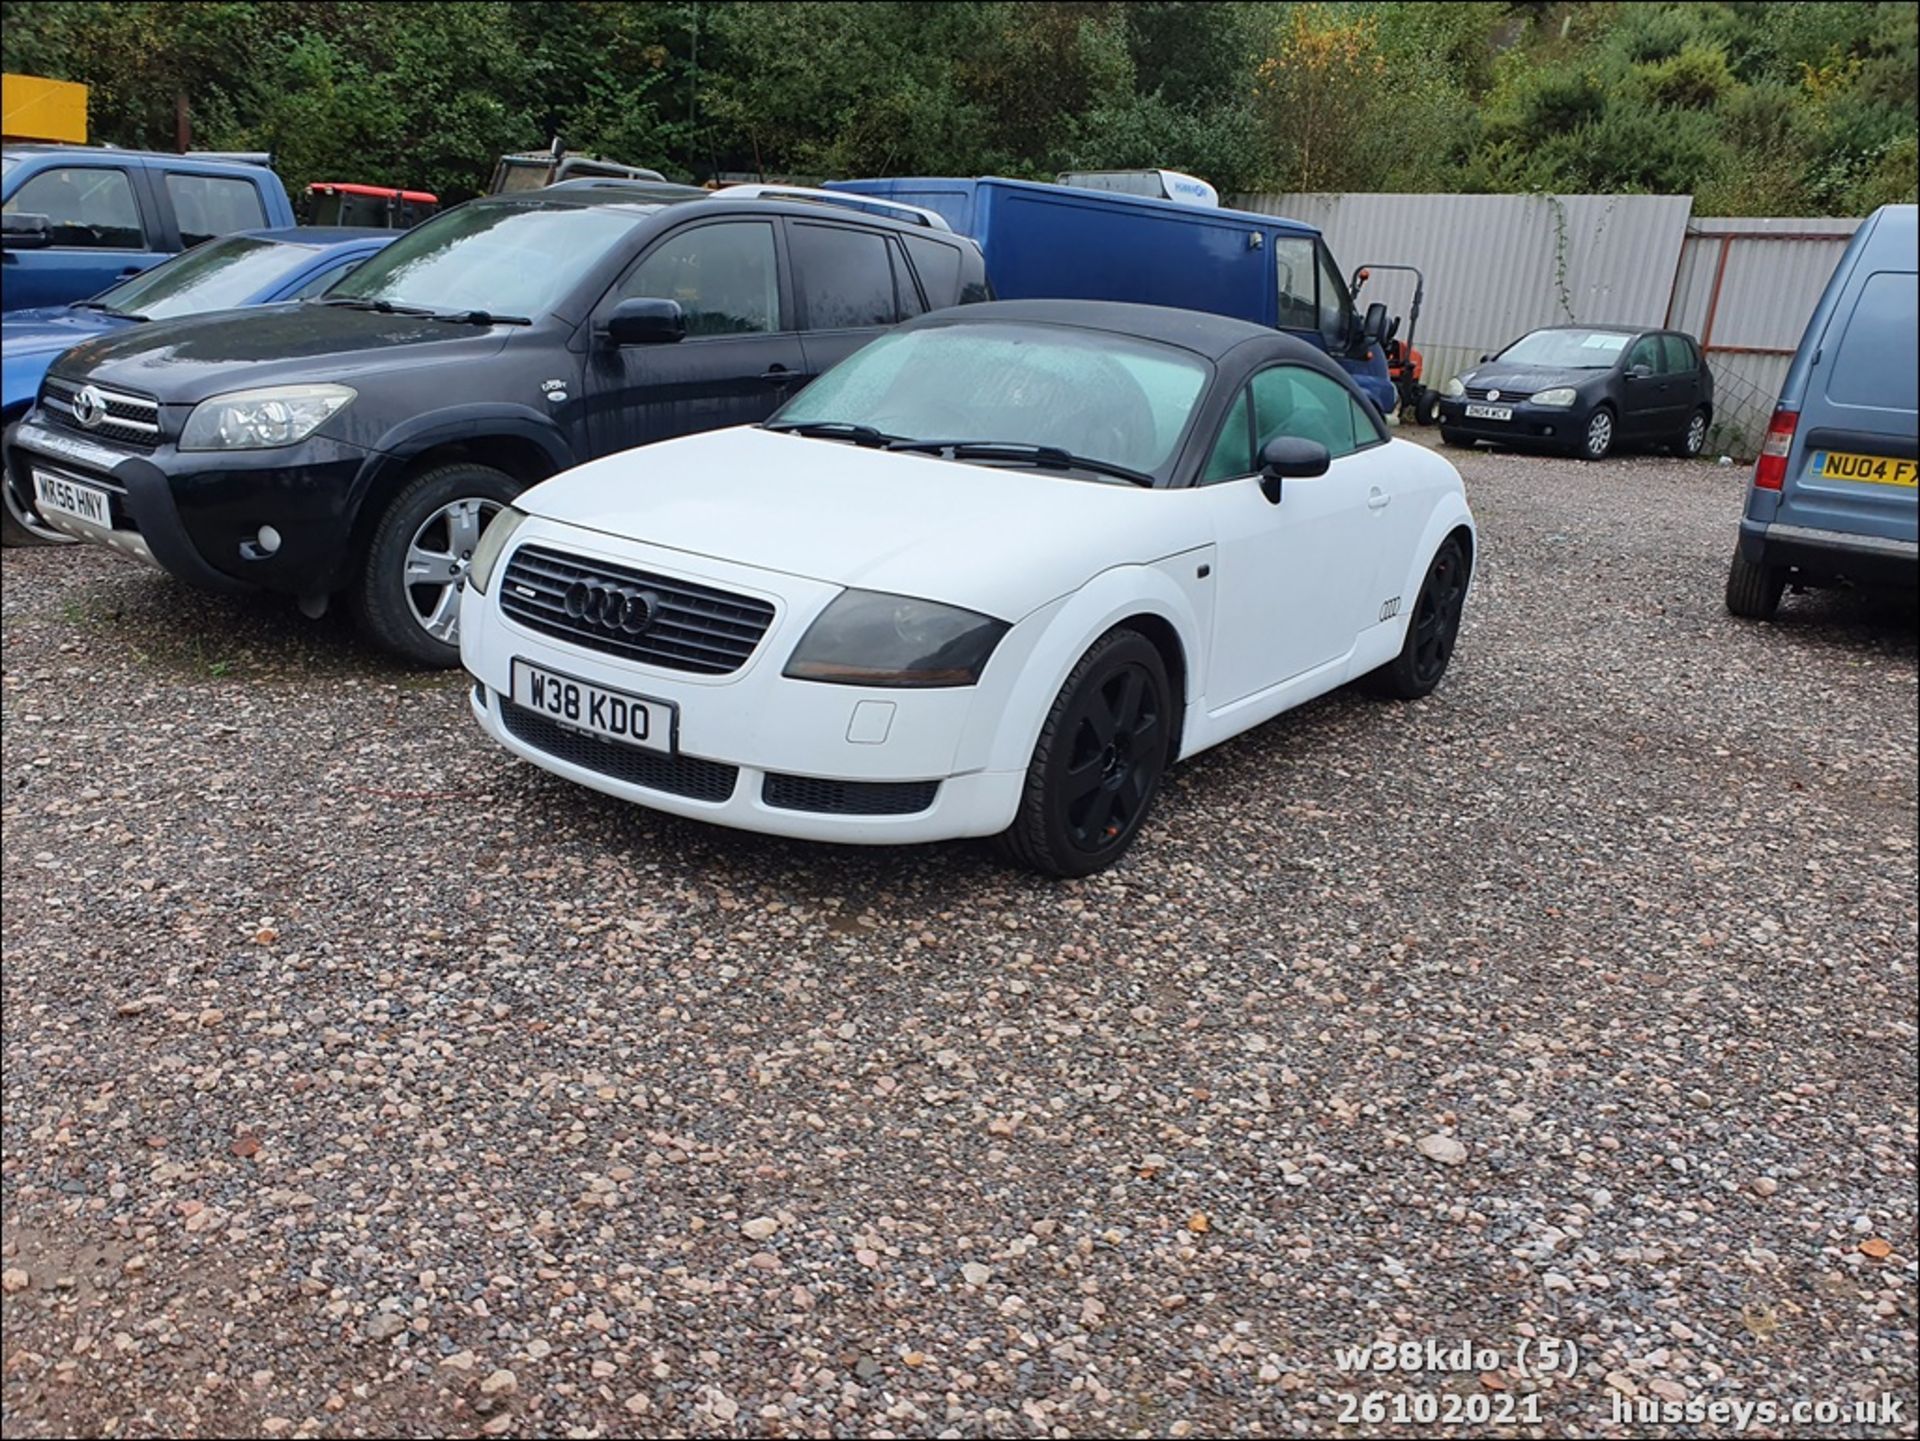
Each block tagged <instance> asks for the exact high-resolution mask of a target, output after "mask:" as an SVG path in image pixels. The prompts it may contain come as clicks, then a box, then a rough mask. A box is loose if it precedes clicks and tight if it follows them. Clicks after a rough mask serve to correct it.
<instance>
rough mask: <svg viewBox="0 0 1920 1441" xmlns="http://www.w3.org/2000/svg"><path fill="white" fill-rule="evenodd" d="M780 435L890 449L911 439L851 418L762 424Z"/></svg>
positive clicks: (764, 427) (907, 442) (765, 428)
mask: <svg viewBox="0 0 1920 1441" xmlns="http://www.w3.org/2000/svg"><path fill="white" fill-rule="evenodd" d="M761 429H763V430H771V431H774V432H775V433H777V434H780V435H807V436H814V437H817V438H819V439H822V440H850V441H852V442H853V443H854V444H855V445H869V446H885V447H886V448H887V449H889V450H893V449H897V448H898V447H900V446H902V445H906V444H911V442H909V441H905V440H903V439H902V438H901V437H899V436H897V435H888V434H887V433H886V432H885V431H884V430H875V429H874V428H873V427H872V426H871V425H861V424H859V423H858V422H856V421H851V420H789V421H782V422H780V423H779V424H777V425H766V426H762V427H761Z"/></svg>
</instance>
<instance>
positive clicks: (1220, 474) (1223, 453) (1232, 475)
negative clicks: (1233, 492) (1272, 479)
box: [1200, 386, 1253, 485]
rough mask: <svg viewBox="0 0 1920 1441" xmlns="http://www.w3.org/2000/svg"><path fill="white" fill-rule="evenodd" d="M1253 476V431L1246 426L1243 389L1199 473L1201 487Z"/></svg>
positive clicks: (1244, 389)
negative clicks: (1216, 482) (1220, 481)
mask: <svg viewBox="0 0 1920 1441" xmlns="http://www.w3.org/2000/svg"><path fill="white" fill-rule="evenodd" d="M1252 474H1253V428H1252V426H1250V425H1249V424H1248V423H1247V391H1246V387H1245V386H1242V387H1241V389H1240V394H1239V396H1238V397H1237V398H1236V399H1235V400H1234V402H1233V408H1232V409H1231V410H1229V411H1228V412H1227V418H1226V420H1225V421H1224V422H1222V424H1221V426H1220V438H1219V439H1218V440H1216V441H1215V442H1214V443H1213V454H1211V455H1209V456H1208V457H1207V464H1206V468H1205V469H1204V470H1202V471H1201V472H1200V484H1202V485H1212V484H1213V483H1214V482H1215V481H1219V480H1233V479H1236V478H1237V477H1239V476H1243V475H1252Z"/></svg>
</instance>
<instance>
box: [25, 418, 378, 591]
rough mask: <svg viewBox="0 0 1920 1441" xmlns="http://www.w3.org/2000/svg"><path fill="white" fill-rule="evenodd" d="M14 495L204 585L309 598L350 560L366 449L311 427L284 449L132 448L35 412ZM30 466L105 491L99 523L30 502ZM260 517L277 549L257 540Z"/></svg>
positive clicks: (65, 528) (63, 525)
mask: <svg viewBox="0 0 1920 1441" xmlns="http://www.w3.org/2000/svg"><path fill="white" fill-rule="evenodd" d="M6 445H7V454H6V472H7V483H9V484H11V485H12V486H13V487H14V496H15V499H16V500H17V501H19V502H20V503H21V504H23V505H25V506H28V507H31V508H33V509H34V511H35V513H36V514H38V515H39V516H40V517H41V519H43V520H44V521H46V522H47V524H49V525H50V526H52V527H53V528H55V529H57V530H60V531H62V532H63V533H65V534H67V535H71V536H73V537H74V538H75V539H76V540H84V541H89V542H91V543H93V544H96V545H107V546H111V547H113V548H114V549H116V550H119V551H122V552H124V553H126V554H128V555H132V556H135V557H137V558H138V559H141V560H144V561H147V562H148V563H150V564H152V565H156V566H159V567H160V568H161V569H162V570H165V571H167V572H169V573H170V574H172V575H174V576H176V577H178V578H179V579H180V580H183V581H186V582H187V583H188V584H190V585H195V586H199V587H200V588H202V589H205V590H216V591H248V590H267V591H278V592H283V593H286V594H290V595H305V594H311V593H316V592H323V591H330V590H333V589H336V588H337V586H338V585H339V583H340V580H341V577H342V573H343V567H344V565H345V563H346V559H347V551H348V540H349V536H350V534H351V513H350V502H351V497H352V495H353V493H354V486H355V482H356V479H357V478H358V477H359V475H360V474H361V471H362V469H363V468H364V466H365V465H366V462H367V459H368V452H367V451H365V450H363V449H361V448H360V447H358V446H353V445H348V444H346V443H344V442H342V441H337V440H330V439H327V438H324V437H320V436H315V437H313V438H311V439H308V440H306V441H303V442H302V443H301V444H299V445H292V446H287V447H286V448H284V449H281V450H261V451H236V452H233V453H230V454H223V453H217V452H199V451H180V450H177V449H175V448H174V447H173V446H172V445H170V444H162V445H161V446H159V447H158V448H156V449H154V450H151V451H135V450H131V449H123V448H121V447H119V446H115V445H109V444H103V443H101V442H99V441H95V440H90V439H88V438H86V437H85V436H84V435H79V434H75V433H74V432H72V431H68V430H65V429H62V428H59V427H57V426H53V425H50V424H48V423H46V422H44V421H42V420H41V418H40V414H39V412H38V411H31V412H29V413H28V414H27V416H26V417H25V419H23V420H22V421H21V422H20V424H19V425H17V426H16V427H14V429H13V431H12V432H11V433H10V434H9V435H8V437H7V441H6ZM35 467H39V468H41V469H47V470H53V471H56V472H58V473H59V474H61V475H64V476H66V477H67V478H69V479H72V480H76V481H80V482H82V483H83V484H86V485H90V486H93V487H95V488H96V489H99V490H104V491H106V492H107V494H108V497H109V511H110V518H111V520H112V525H111V526H110V527H103V526H100V525H96V524H94V523H92V522H89V521H85V520H80V519H77V518H74V517H72V516H68V515H65V514H60V513H49V512H46V511H43V510H40V509H39V507H37V506H35V505H34V489H33V471H34V469H35ZM262 526H272V527H273V528H274V529H275V530H276V531H278V532H279V533H280V536H281V544H280V547H279V549H278V550H276V551H274V552H272V553H268V552H266V551H265V550H263V549H262V548H261V547H260V546H259V545H258V543H257V539H256V538H257V536H258V535H259V532H260V528H261V527H262Z"/></svg>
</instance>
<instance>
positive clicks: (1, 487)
mask: <svg viewBox="0 0 1920 1441" xmlns="http://www.w3.org/2000/svg"><path fill="white" fill-rule="evenodd" d="M0 497H4V499H5V502H6V508H5V510H4V511H0V545H4V546H6V547H7V548H8V549H9V550H11V549H13V548H14V547H16V546H28V545H72V544H74V539H73V537H72V536H70V535H62V534H60V532H59V531H57V530H55V529H53V528H52V527H51V526H49V525H48V524H47V523H46V522H45V521H44V520H42V519H40V517H39V516H37V515H35V514H34V513H33V512H32V511H31V510H29V509H27V507H26V506H24V505H22V504H21V503H20V502H19V500H17V499H16V498H15V497H14V494H13V477H12V476H11V475H3V476H0Z"/></svg>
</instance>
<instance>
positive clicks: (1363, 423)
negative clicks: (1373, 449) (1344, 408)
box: [1347, 395, 1387, 449]
mask: <svg viewBox="0 0 1920 1441" xmlns="http://www.w3.org/2000/svg"><path fill="white" fill-rule="evenodd" d="M1347 404H1348V405H1350V406H1352V407H1353V442H1354V445H1355V447H1356V448H1359V449H1365V448H1366V447H1367V446H1369V445H1376V444H1378V443H1379V442H1380V441H1383V440H1385V439H1386V438H1387V437H1386V436H1385V435H1383V434H1381V432H1380V422H1379V421H1377V420H1375V419H1374V418H1373V416H1372V414H1371V413H1370V412H1369V411H1368V410H1367V408H1366V406H1364V405H1362V404H1361V403H1360V402H1359V401H1357V400H1355V399H1354V398H1353V397H1352V396H1351V395H1349V396H1348V397H1347Z"/></svg>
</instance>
